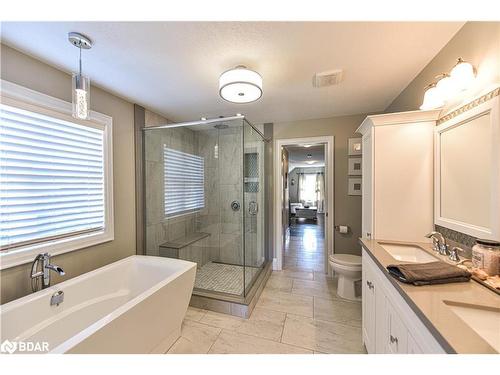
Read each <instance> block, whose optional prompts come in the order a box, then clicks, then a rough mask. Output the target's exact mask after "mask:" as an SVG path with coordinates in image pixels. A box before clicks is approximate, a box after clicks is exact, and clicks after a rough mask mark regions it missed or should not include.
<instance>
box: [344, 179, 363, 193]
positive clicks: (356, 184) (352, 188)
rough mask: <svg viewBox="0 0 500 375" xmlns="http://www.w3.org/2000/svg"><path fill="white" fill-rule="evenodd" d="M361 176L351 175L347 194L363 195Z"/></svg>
mask: <svg viewBox="0 0 500 375" xmlns="http://www.w3.org/2000/svg"><path fill="white" fill-rule="evenodd" d="M361 186H362V185H361V178H352V177H349V180H348V187H347V194H348V195H361Z"/></svg>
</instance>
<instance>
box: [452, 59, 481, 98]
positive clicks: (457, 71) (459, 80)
mask: <svg viewBox="0 0 500 375" xmlns="http://www.w3.org/2000/svg"><path fill="white" fill-rule="evenodd" d="M475 76H476V73H475V71H474V67H473V66H472V64H470V63H468V62H466V61H464V60H462V59H461V58H459V59H458V61H457V64H456V65H455V66H454V67H453V69H452V70H451V73H450V77H451V78H452V79H453V81H454V82H455V85H456V87H457V90H459V91H463V90H466V89H467V88H468V87H469V86H470V84H471V83H472V81H474V78H475Z"/></svg>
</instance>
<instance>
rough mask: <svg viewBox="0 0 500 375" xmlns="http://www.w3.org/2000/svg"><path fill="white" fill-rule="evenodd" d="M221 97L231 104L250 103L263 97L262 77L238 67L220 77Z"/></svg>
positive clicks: (241, 66) (240, 66) (243, 67)
mask: <svg viewBox="0 0 500 375" xmlns="http://www.w3.org/2000/svg"><path fill="white" fill-rule="evenodd" d="M219 95H220V96H221V97H222V98H223V99H224V100H227V101H228V102H231V103H250V102H254V101H256V100H258V99H259V98H260V97H261V96H262V77H261V76H260V74H259V73H257V72H254V71H253V70H250V69H248V68H247V67H245V66H243V65H238V66H237V67H235V68H234V69H230V70H228V71H226V72H224V73H222V74H221V76H220V77H219Z"/></svg>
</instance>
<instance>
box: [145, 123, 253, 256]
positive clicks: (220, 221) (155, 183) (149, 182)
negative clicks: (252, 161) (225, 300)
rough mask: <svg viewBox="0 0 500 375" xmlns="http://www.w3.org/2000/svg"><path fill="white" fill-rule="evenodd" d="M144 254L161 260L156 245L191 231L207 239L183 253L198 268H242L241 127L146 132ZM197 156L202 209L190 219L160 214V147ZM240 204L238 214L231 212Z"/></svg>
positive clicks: (162, 197) (188, 217) (161, 157)
mask: <svg viewBox="0 0 500 375" xmlns="http://www.w3.org/2000/svg"><path fill="white" fill-rule="evenodd" d="M145 143H146V147H145V150H146V151H145V160H146V171H145V177H146V250H147V254H149V255H159V245H161V244H162V243H164V242H167V241H172V240H176V239H179V238H181V237H183V236H186V235H189V234H190V233H193V232H205V233H209V234H210V236H209V237H208V238H206V239H204V240H203V241H198V242H196V243H194V244H193V245H191V246H189V247H188V248H185V249H183V250H182V252H179V253H182V254H186V256H187V257H188V258H189V260H192V261H195V262H197V263H198V266H201V265H203V264H205V263H206V262H208V261H218V262H223V263H229V264H243V244H242V240H243V237H242V226H243V218H242V215H243V211H244V207H243V196H242V176H243V171H242V169H243V167H242V158H243V156H242V134H241V128H228V129H221V130H217V129H208V130H199V131H193V130H190V129H188V128H175V129H163V130H160V131H154V132H147V133H146V140H145ZM164 145H166V146H167V147H171V148H173V149H175V150H179V151H183V152H187V153H191V154H195V155H199V156H201V157H203V158H204V162H205V207H204V208H203V209H202V210H201V211H199V212H197V213H193V214H188V215H182V216H179V217H176V218H171V219H166V218H165V215H164V185H163V174H164V173H163V146H164ZM233 201H238V202H239V203H240V205H241V208H240V210H239V211H233V210H232V209H231V202H233Z"/></svg>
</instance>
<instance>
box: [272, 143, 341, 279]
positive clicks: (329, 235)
mask: <svg viewBox="0 0 500 375" xmlns="http://www.w3.org/2000/svg"><path fill="white" fill-rule="evenodd" d="M304 143H324V144H325V145H326V151H325V177H326V178H325V188H326V195H325V196H326V200H327V202H326V212H325V249H326V251H325V262H324V263H325V273H328V255H329V254H333V253H334V236H333V230H334V228H333V227H334V220H335V215H334V213H335V211H334V196H335V194H334V192H335V185H334V181H335V174H334V173H335V165H334V162H335V157H334V146H335V137H334V136H319V137H303V138H280V139H275V141H274V162H273V168H274V228H275V231H279V233H276V232H275V234H274V249H275V251H274V259H273V270H275V271H281V270H282V269H283V255H284V254H283V241H282V238H283V233H281V231H282V230H283V228H282V211H281V210H282V207H283V197H282V193H283V178H282V175H281V148H282V147H283V146H293V145H300V144H304Z"/></svg>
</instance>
